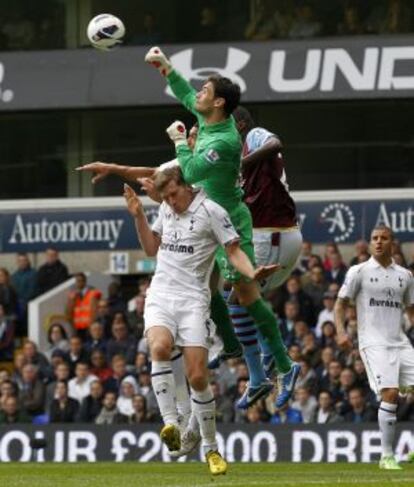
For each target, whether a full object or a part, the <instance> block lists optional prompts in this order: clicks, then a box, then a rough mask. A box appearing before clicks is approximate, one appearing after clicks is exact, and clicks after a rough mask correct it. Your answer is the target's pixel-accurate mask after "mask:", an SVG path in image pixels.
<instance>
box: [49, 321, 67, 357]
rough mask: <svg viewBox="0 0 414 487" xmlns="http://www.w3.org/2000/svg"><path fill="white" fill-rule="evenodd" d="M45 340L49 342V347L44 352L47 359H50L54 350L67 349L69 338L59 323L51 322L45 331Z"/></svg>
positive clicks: (65, 350)
mask: <svg viewBox="0 0 414 487" xmlns="http://www.w3.org/2000/svg"><path fill="white" fill-rule="evenodd" d="M47 341H48V342H49V345H50V346H49V348H48V350H47V351H46V352H45V355H46V357H47V358H48V359H49V361H50V360H51V359H52V355H53V352H54V351H55V350H61V351H62V352H68V351H69V340H68V335H67V333H66V330H65V328H64V327H63V325H62V324H60V323H53V324H52V325H50V327H49V330H48V332H47Z"/></svg>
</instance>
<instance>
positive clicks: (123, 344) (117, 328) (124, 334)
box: [107, 318, 137, 365]
mask: <svg viewBox="0 0 414 487" xmlns="http://www.w3.org/2000/svg"><path fill="white" fill-rule="evenodd" d="M136 350H137V341H136V339H135V337H134V336H132V335H131V334H130V333H129V332H128V327H127V324H126V323H125V321H124V320H122V319H118V318H115V319H114V322H113V324H112V338H110V339H109V340H108V346H107V356H108V360H112V358H113V357H114V356H115V355H123V356H124V357H125V358H126V361H127V363H128V364H131V365H132V364H134V362H135V354H136Z"/></svg>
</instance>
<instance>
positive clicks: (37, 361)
mask: <svg viewBox="0 0 414 487" xmlns="http://www.w3.org/2000/svg"><path fill="white" fill-rule="evenodd" d="M23 356H24V361H25V363H27V364H33V365H36V367H37V368H38V372H39V376H40V378H41V379H47V378H50V377H51V376H52V369H51V367H50V364H49V361H48V360H47V358H46V357H45V356H44V355H43V353H40V352H39V351H38V349H37V345H36V343H35V342H32V341H31V340H27V341H26V342H25V344H24V345H23Z"/></svg>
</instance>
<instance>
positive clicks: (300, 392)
mask: <svg viewBox="0 0 414 487" xmlns="http://www.w3.org/2000/svg"><path fill="white" fill-rule="evenodd" d="M317 407H318V402H317V401H316V399H315V397H314V396H312V395H311V392H310V390H309V389H308V388H306V387H298V388H296V389H295V400H294V401H293V403H292V408H293V409H297V410H298V411H300V413H301V415H302V420H303V422H304V423H310V422H311V421H312V418H313V416H314V414H315V411H316V408H317Z"/></svg>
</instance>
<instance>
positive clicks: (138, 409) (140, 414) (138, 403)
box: [128, 394, 151, 424]
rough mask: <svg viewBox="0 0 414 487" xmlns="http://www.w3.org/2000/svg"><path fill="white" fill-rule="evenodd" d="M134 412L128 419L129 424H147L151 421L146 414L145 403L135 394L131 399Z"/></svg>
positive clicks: (139, 395)
mask: <svg viewBox="0 0 414 487" xmlns="http://www.w3.org/2000/svg"><path fill="white" fill-rule="evenodd" d="M132 406H133V409H134V412H133V413H132V415H131V416H130V417H129V421H128V422H129V424H140V423H148V422H150V421H151V418H150V417H149V415H148V413H147V401H146V399H145V397H144V396H142V395H141V394H135V396H134V397H133V398H132Z"/></svg>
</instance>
